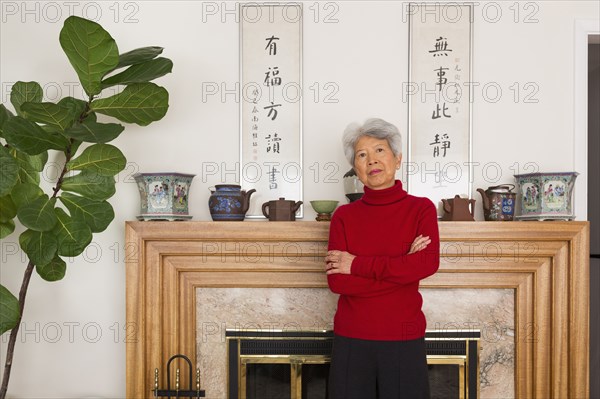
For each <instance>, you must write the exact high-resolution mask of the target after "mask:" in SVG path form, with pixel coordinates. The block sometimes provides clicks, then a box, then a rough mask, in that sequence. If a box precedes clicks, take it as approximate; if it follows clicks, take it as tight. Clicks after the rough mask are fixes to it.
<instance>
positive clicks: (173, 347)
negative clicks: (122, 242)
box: [126, 221, 589, 399]
mask: <svg viewBox="0 0 600 399" xmlns="http://www.w3.org/2000/svg"><path fill="white" fill-rule="evenodd" d="M328 229H329V225H328V223H318V222H278V223H267V222H231V223H219V222H185V223H172V222H152V223H145V222H128V223H127V225H126V234H127V243H126V250H127V257H126V260H127V293H126V298H127V323H128V324H127V327H128V337H127V376H126V378H127V397H128V398H144V397H148V396H149V393H150V392H151V389H152V387H153V385H154V368H155V367H160V365H161V364H164V363H165V362H166V361H167V360H168V359H169V357H170V356H172V355H173V354H176V353H182V354H185V355H187V356H188V357H190V358H191V359H196V363H197V364H196V365H197V366H198V367H199V368H200V369H201V380H202V389H206V395H207V397H211V396H212V397H216V396H218V394H217V393H216V392H224V393H223V395H225V392H226V390H227V386H226V384H225V383H223V385H219V384H221V383H217V381H221V380H220V379H219V378H220V377H219V376H218V375H216V374H214V370H215V367H214V366H215V365H216V362H218V361H219V360H218V359H222V361H225V360H226V355H225V352H223V354H222V356H221V355H219V356H216V357H215V356H210V355H211V353H207V352H206V351H207V348H206V347H203V346H202V345H201V344H202V342H200V341H199V339H200V338H199V336H198V334H199V333H198V330H199V329H201V328H203V327H206V328H207V329H208V328H213V327H215V326H213V325H212V324H211V322H212V321H211V320H210V319H209V320H207V319H205V318H204V315H203V313H202V312H203V309H202V306H199V303H198V301H197V297H196V293H197V292H198V291H202V290H211V289H218V290H224V291H225V292H233V293H235V292H237V291H238V290H240V289H241V290H248V289H254V290H259V291H269V290H282V291H283V292H287V291H289V290H293V289H299V290H304V289H306V290H323V292H328V291H327V281H326V278H325V275H324V273H323V266H322V265H323V257H324V255H325V252H326V245H327V237H328ZM588 232H589V224H588V223H587V222H559V221H557V222H551V223H550V222H548V223H540V222H503V223H498V222H476V223H473V222H443V223H440V236H441V250H442V251H441V252H442V255H441V263H440V270H439V271H438V273H436V274H435V275H434V276H431V277H430V278H428V279H426V280H424V281H423V282H422V284H421V286H422V287H423V288H424V289H434V290H438V291H444V290H449V291H453V290H457V289H467V290H477V291H478V292H479V293H480V295H481V296H485V295H486V294H485V292H486V291H487V290H501V291H508V292H511V293H512V297H513V298H514V314H512V315H511V317H512V318H513V321H514V323H513V324H514V337H512V339H513V341H514V352H513V354H514V362H512V363H511V367H513V370H514V377H513V378H514V380H513V387H514V390H513V391H511V392H512V393H511V394H510V396H512V397H517V398H533V397H538V398H564V397H573V398H574V397H577V398H580V397H581V398H583V397H587V396H588V338H589V337H588V284H589V280H588V279H589V275H588V267H589V263H588V262H589V256H588V255H589V237H588ZM230 309H235V307H234V308H230ZM296 311H298V312H299V313H302V312H304V311H305V309H303V308H301V307H299V308H298V309H296ZM222 312H225V313H226V312H228V310H225V311H222ZM331 314H332V313H327V315H326V316H327V319H329V318H330V315H331ZM236 317H237V315H236ZM234 320H235V319H234ZM266 321H268V322H272V320H266ZM211 326H212V327H211ZM216 328H220V326H219V324H218V323H216ZM325 329H327V328H325ZM211 331H212V330H211ZM216 336H217V335H216V334H215V337H216ZM223 336H224V331H223ZM486 346H487V345H486V344H485V342H484V347H486ZM215 347H218V348H217V349H218V350H221V349H220V346H219V345H215ZM222 347H223V348H224V347H225V343H224V342H223V343H222ZM210 349H211V348H208V350H210ZM492 371H493V370H492ZM161 378H162V377H161ZM222 381H225V379H223V380H222ZM160 383H161V385H164V384H163V381H160ZM181 383H182V384H187V381H186V380H185V378H183V377H182V381H181ZM211 384H213V385H211ZM214 384H217V385H214ZM221 397H222V396H221ZM481 398H482V399H485V396H484V392H483V391H482V396H481Z"/></svg>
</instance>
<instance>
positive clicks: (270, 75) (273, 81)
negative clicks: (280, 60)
mask: <svg viewBox="0 0 600 399" xmlns="http://www.w3.org/2000/svg"><path fill="white" fill-rule="evenodd" d="M265 75H266V76H265V81H264V84H265V86H281V78H280V77H279V76H277V75H279V67H273V69H272V70H271V67H269V70H268V71H267V72H265Z"/></svg>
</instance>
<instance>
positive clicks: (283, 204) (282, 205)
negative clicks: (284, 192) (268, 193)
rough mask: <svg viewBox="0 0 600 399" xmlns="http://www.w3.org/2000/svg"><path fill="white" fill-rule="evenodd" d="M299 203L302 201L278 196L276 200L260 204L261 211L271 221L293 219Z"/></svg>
mask: <svg viewBox="0 0 600 399" xmlns="http://www.w3.org/2000/svg"><path fill="white" fill-rule="evenodd" d="M300 205H302V201H298V202H294V201H292V200H286V199H285V198H283V197H280V198H279V199H278V200H273V201H268V202H265V203H264V204H263V205H262V213H263V215H265V217H266V218H268V219H269V221H271V222H276V221H294V220H296V212H298V209H300Z"/></svg>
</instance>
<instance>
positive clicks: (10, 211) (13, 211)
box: [0, 195, 17, 223]
mask: <svg viewBox="0 0 600 399" xmlns="http://www.w3.org/2000/svg"><path fill="white" fill-rule="evenodd" d="M15 216H17V206H16V205H15V203H14V201H13V199H12V197H11V196H10V195H5V196H3V197H0V223H7V222H8V221H9V220H13V219H14V217H15Z"/></svg>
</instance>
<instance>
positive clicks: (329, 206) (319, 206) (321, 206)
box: [310, 200, 339, 214]
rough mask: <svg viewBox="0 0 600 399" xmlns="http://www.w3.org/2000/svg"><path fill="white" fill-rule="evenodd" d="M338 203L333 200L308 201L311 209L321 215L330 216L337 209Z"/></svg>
mask: <svg viewBox="0 0 600 399" xmlns="http://www.w3.org/2000/svg"><path fill="white" fill-rule="evenodd" d="M338 203H339V201H333V200H317V201H310V205H312V207H313V209H314V210H315V212H317V213H323V214H331V213H333V211H334V210H335V208H337V206H338Z"/></svg>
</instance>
